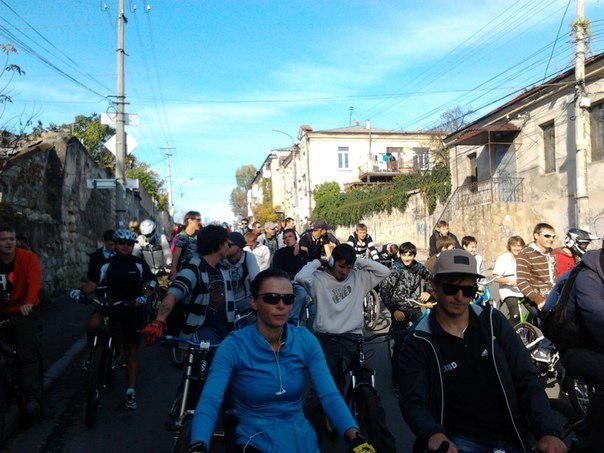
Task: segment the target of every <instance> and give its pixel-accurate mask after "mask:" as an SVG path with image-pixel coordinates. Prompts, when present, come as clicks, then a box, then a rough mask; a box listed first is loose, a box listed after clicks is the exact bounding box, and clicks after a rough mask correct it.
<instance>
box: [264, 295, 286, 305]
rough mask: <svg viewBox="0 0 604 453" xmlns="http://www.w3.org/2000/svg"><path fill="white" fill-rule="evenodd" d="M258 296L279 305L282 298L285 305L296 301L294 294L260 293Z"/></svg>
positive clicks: (269, 302) (268, 302)
mask: <svg viewBox="0 0 604 453" xmlns="http://www.w3.org/2000/svg"><path fill="white" fill-rule="evenodd" d="M258 297H260V298H262V301H263V302H266V303H267V304H270V305H277V304H278V303H279V301H281V300H282V301H283V303H284V304H285V305H293V303H294V295H293V294H279V293H262V294H258Z"/></svg>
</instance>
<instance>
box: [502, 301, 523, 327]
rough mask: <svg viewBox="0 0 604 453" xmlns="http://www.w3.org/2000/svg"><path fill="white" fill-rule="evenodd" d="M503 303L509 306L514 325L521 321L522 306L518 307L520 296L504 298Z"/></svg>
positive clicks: (511, 321) (511, 320)
mask: <svg viewBox="0 0 604 453" xmlns="http://www.w3.org/2000/svg"><path fill="white" fill-rule="evenodd" d="M503 303H504V304H505V305H506V307H507V308H508V313H509V314H510V315H509V316H510V323H512V325H513V326H515V325H516V324H518V323H519V322H520V308H519V307H518V297H513V296H510V297H506V298H505V299H503Z"/></svg>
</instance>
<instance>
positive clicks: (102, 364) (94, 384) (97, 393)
mask: <svg viewBox="0 0 604 453" xmlns="http://www.w3.org/2000/svg"><path fill="white" fill-rule="evenodd" d="M106 356H107V354H106V352H105V346H100V345H99V346H96V347H95V348H94V349H93V350H92V353H91V354H90V365H89V368H88V388H87V391H86V413H85V417H84V418H85V422H86V426H87V427H88V428H91V427H93V426H94V424H95V422H96V419H97V414H98V410H99V403H100V400H101V390H102V387H103V381H104V379H103V377H104V376H105V373H106V372H107V371H106V370H105V368H106V360H107V357H106Z"/></svg>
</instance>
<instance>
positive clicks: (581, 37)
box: [574, 0, 590, 230]
mask: <svg viewBox="0 0 604 453" xmlns="http://www.w3.org/2000/svg"><path fill="white" fill-rule="evenodd" d="M584 9H585V6H584V0H577V21H576V22H575V24H574V31H575V40H576V50H575V148H576V154H575V171H576V179H575V226H577V227H579V228H586V229H588V230H589V198H588V193H587V188H588V182H587V153H588V151H589V149H590V143H589V134H588V133H587V132H588V131H589V123H588V122H589V117H588V111H587V108H588V107H589V99H588V97H587V93H586V90H585V47H586V46H585V37H586V35H587V33H586V32H587V30H586V22H585V18H584V14H585V11H584Z"/></svg>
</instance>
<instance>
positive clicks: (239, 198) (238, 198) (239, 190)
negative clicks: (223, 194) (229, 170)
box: [230, 164, 256, 217]
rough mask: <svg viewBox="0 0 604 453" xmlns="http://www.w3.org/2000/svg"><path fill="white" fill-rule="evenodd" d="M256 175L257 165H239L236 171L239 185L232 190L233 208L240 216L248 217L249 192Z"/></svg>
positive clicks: (231, 201) (234, 212)
mask: <svg viewBox="0 0 604 453" xmlns="http://www.w3.org/2000/svg"><path fill="white" fill-rule="evenodd" d="M255 177H256V167H254V166H253V165H252V164H247V165H243V166H241V167H239V168H238V169H237V170H236V171H235V181H236V182H237V187H235V188H234V189H233V190H232V191H231V200H230V204H231V210H232V211H233V214H235V215H236V216H238V217H247V216H248V215H249V212H248V210H247V193H248V191H249V190H250V188H251V187H252V182H253V181H254V178H255Z"/></svg>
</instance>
